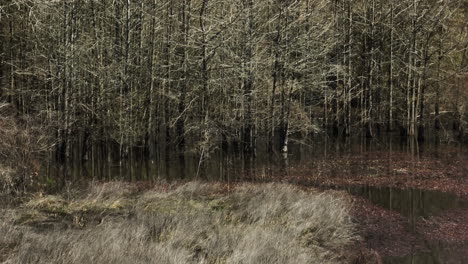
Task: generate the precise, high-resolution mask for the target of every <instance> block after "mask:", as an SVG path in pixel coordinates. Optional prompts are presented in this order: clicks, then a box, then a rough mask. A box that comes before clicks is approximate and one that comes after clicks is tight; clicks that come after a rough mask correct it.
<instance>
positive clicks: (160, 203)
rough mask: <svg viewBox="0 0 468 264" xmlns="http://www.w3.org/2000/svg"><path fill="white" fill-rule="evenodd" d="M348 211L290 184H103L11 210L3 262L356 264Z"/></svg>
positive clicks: (1, 237)
mask: <svg viewBox="0 0 468 264" xmlns="http://www.w3.org/2000/svg"><path fill="white" fill-rule="evenodd" d="M350 208H351V206H350V204H349V202H348V201H346V200H345V199H344V198H341V197H340V196H339V195H336V193H330V192H325V193H323V192H321V193H319V192H315V191H302V190H299V189H297V188H295V187H292V186H290V185H283V184H268V185H240V186H238V187H236V188H234V189H233V190H230V191H229V192H227V190H226V189H225V188H223V186H221V185H216V184H201V183H187V184H184V185H181V186H178V187H171V186H164V187H163V185H158V186H156V187H155V188H152V189H149V190H141V189H139V188H138V187H137V186H135V185H128V184H124V183H106V184H99V185H93V186H91V187H89V188H88V189H87V190H86V191H83V190H82V191H69V192H67V193H63V194H60V195H41V194H35V195H30V196H29V197H27V198H24V197H23V198H21V199H18V201H14V202H8V203H4V204H3V205H2V209H1V212H0V215H1V216H0V262H5V263H298V264H299V263H349V262H350V261H352V260H351V257H350V254H348V253H349V248H350V246H352V244H353V243H354V242H355V241H357V240H358V237H357V236H356V235H355V226H354V224H353V222H352V220H351V217H350V214H349V210H350Z"/></svg>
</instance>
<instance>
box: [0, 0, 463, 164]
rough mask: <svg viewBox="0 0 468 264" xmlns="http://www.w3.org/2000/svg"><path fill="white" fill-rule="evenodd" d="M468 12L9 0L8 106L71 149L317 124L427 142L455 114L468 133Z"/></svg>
mask: <svg viewBox="0 0 468 264" xmlns="http://www.w3.org/2000/svg"><path fill="white" fill-rule="evenodd" d="M467 14H468V3H467V2H466V1H465V0H447V1H435V0H400V1H394V0H391V1H387V0H358V1H351V0H335V1H326V0H302V1H297V0H296V1H293V0H290V1H284V0H282V1H280V0H255V1H254V0H142V1H130V0H127V1H124V0H113V1H110V0H99V1H98V0H86V1H78V0H56V1H45V0H3V1H1V2H0V103H1V104H3V103H8V104H10V105H12V106H14V108H15V111H17V112H18V114H17V115H18V116H30V117H33V118H36V119H37V118H39V119H40V120H41V121H42V122H43V123H44V124H48V127H49V128H50V129H51V130H50V131H51V132H50V133H49V136H52V137H53V138H55V139H56V141H57V144H55V145H54V146H55V152H56V153H57V158H58V159H60V160H66V159H70V158H73V159H80V160H81V159H88V158H95V157H96V156H98V155H101V156H107V155H111V154H112V155H113V156H116V157H119V158H125V157H129V156H131V155H132V153H133V152H134V151H136V150H139V151H142V152H144V153H147V154H149V155H151V154H152V152H154V149H155V148H154V146H161V145H167V146H177V147H178V148H179V149H180V150H182V151H186V150H196V151H200V152H201V153H208V152H209V151H211V150H212V149H214V148H216V147H218V146H221V145H222V144H230V143H240V145H241V146H242V147H243V149H244V150H245V151H253V150H254V149H255V146H256V142H257V139H259V138H264V139H267V141H268V142H270V146H271V147H272V148H280V149H282V150H283V151H287V146H288V140H289V138H290V137H292V136H304V135H308V134H310V133H312V132H317V131H325V132H327V133H335V134H337V135H353V134H362V135H365V136H368V137H372V136H375V134H377V133H379V131H383V130H397V131H398V130H399V131H401V133H403V134H405V135H408V136H417V137H419V138H420V139H422V138H423V137H424V129H425V128H431V129H432V128H434V129H435V130H440V129H452V127H450V128H449V127H447V123H444V122H441V120H442V119H443V117H445V116H446V115H450V116H451V119H452V121H453V122H452V123H453V126H454V128H455V129H456V130H457V131H458V133H460V134H464V133H465V132H464V129H465V128H466V120H467V119H466V114H465V112H466V102H468V100H467V99H468V89H467V78H468V77H467V65H468V63H467V61H468V60H467V51H466V48H467V34H468V30H467ZM1 122H2V124H3V122H6V121H3V119H2V121H1ZM5 127H7V128H6V129H8V126H7V125H4V124H3V125H2V128H1V129H4V128H5ZM7 132H8V131H7ZM2 133H4V132H2ZM0 151H1V150H0ZM0 155H1V154H0Z"/></svg>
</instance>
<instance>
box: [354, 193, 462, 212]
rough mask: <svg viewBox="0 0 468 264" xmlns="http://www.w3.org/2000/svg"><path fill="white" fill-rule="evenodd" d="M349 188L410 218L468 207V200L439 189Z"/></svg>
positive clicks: (381, 205)
mask: <svg viewBox="0 0 468 264" xmlns="http://www.w3.org/2000/svg"><path fill="white" fill-rule="evenodd" d="M347 190H348V191H349V192H350V193H351V194H354V195H358V196H362V197H364V198H366V199H368V200H369V201H371V202H372V203H374V204H376V205H379V206H380V207H383V208H385V209H389V210H393V211H397V212H399V213H400V214H402V215H404V216H406V217H408V218H409V219H417V218H419V217H429V216H433V215H438V214H440V213H442V212H443V211H446V210H450V209H457V208H467V209H468V201H467V200H463V199H460V198H459V197H457V196H456V195H454V194H451V193H444V192H439V191H429V190H421V189H412V188H409V189H398V188H391V187H372V186H364V187H362V186H357V187H351V188H347Z"/></svg>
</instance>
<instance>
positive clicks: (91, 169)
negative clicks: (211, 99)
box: [47, 137, 468, 264]
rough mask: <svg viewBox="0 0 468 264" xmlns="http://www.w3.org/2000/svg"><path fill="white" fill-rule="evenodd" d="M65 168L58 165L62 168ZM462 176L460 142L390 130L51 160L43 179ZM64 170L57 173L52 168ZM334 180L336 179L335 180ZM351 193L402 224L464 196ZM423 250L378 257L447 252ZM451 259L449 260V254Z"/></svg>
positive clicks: (413, 259)
mask: <svg viewBox="0 0 468 264" xmlns="http://www.w3.org/2000/svg"><path fill="white" fill-rule="evenodd" d="M64 170H65V171H66V173H63V171H64ZM444 174H450V175H451V176H454V177H468V148H467V147H466V145H462V144H433V143H430V142H427V143H425V144H420V143H417V142H414V141H402V140H399V139H396V138H392V137H391V138H388V139H385V140H378V139H373V140H368V139H357V140H355V141H335V140H330V139H327V138H325V139H323V138H321V139H317V138H311V139H310V140H308V141H306V142H296V143H294V144H292V146H291V147H290V153H288V154H287V155H283V154H280V153H276V152H268V151H267V148H266V145H265V146H263V147H262V146H260V147H259V148H258V149H257V152H256V155H248V156H247V155H243V154H242V153H241V152H239V151H237V150H236V149H228V150H224V151H221V150H218V151H215V152H214V153H211V154H210V156H209V157H208V156H200V155H199V154H198V153H196V152H191V151H190V150H188V151H187V152H186V153H184V154H183V155H181V154H172V153H166V152H164V151H161V152H160V153H157V155H156V157H154V158H152V159H144V158H136V159H134V160H133V161H129V162H124V163H117V164H116V163H112V162H108V161H102V160H101V161H99V160H98V161H88V162H87V163H85V164H78V165H69V166H68V167H67V168H61V169H56V168H54V167H53V166H51V167H50V168H49V170H48V175H49V176H48V178H47V180H48V181H50V182H51V184H55V183H56V182H60V181H62V180H63V181H68V182H80V181H89V180H99V181H105V180H115V179H120V180H127V181H148V182H153V181H161V180H163V181H174V180H191V179H200V180H205V181H221V182H227V183H230V182H239V181H254V182H257V181H262V182H268V181H280V182H292V183H296V184H303V183H304V184H311V185H321V181H324V180H328V179H330V181H332V182H333V181H334V180H339V179H340V178H343V177H368V178H369V179H371V180H376V181H378V180H379V177H381V176H382V175H385V176H394V175H404V176H405V177H427V176H430V177H434V178H436V179H437V177H442V176H443V175H444ZM59 175H65V176H59ZM336 187H339V186H336ZM345 189H346V190H348V191H349V192H350V193H351V194H354V195H359V196H362V197H365V198H366V199H368V200H370V201H371V202H373V203H374V204H376V205H379V206H381V207H383V208H386V209H389V210H394V211H397V212H399V213H400V214H402V215H403V216H405V217H407V218H408V219H409V225H411V224H413V225H414V222H415V221H417V219H418V218H420V217H429V216H432V215H438V214H441V213H443V212H444V211H445V210H450V209H456V208H468V203H467V201H463V200H460V199H458V198H457V197H456V196H455V195H453V194H447V193H443V192H437V191H427V190H421V189H414V188H406V189H405V188H390V187H369V186H364V187H362V186H360V187H359V186H353V187H346V188H345ZM428 247H429V248H430V250H429V252H417V253H415V254H412V255H409V256H403V257H398V258H397V257H391V258H385V259H384V262H385V263H389V264H393V263H412V264H418V263H429V264H430V263H445V262H443V261H442V262H441V260H444V259H447V257H446V256H447V255H449V254H450V253H447V252H451V251H450V249H447V248H446V247H445V246H444V245H443V244H441V245H433V244H431V245H430V246H428ZM454 263H457V262H454Z"/></svg>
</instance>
